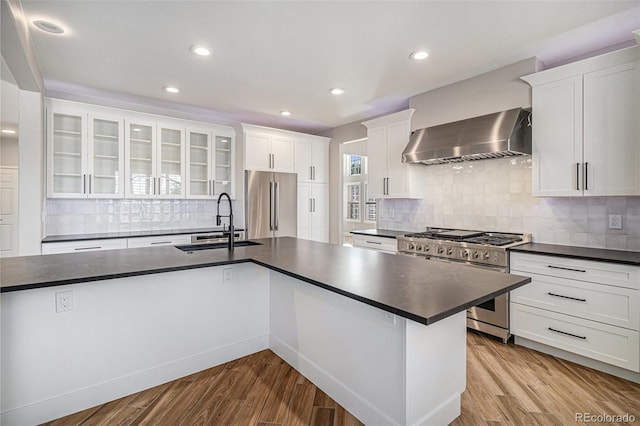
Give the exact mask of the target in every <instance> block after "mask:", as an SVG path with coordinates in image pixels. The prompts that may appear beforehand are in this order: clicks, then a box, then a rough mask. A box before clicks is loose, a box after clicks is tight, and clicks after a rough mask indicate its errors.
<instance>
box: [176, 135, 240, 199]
mask: <svg viewBox="0 0 640 426" xmlns="http://www.w3.org/2000/svg"><path fill="white" fill-rule="evenodd" d="M186 154H187V177H186V182H187V188H186V189H187V198H191V199H210V198H217V197H218V196H219V195H220V194H221V193H223V192H226V193H228V194H229V195H230V196H231V198H235V179H234V174H235V167H234V165H235V135H234V132H233V129H228V130H225V129H218V128H215V129H211V128H189V129H187V152H186Z"/></svg>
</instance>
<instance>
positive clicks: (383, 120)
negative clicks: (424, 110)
mask: <svg viewBox="0 0 640 426" xmlns="http://www.w3.org/2000/svg"><path fill="white" fill-rule="evenodd" d="M414 111H415V110H413V109H409V110H406V111H401V112H397V113H395V114H391V115H388V116H385V117H380V118H376V119H374V120H370V121H366V122H363V123H362V124H363V125H365V126H366V127H367V129H368V130H367V158H368V161H369V194H370V197H371V198H422V197H423V194H422V193H421V190H422V188H423V185H424V182H423V179H424V176H425V174H424V166H421V165H409V164H405V163H402V151H403V150H404V148H405V147H406V145H407V143H408V142H409V137H410V135H411V125H410V119H411V115H412V114H413V112H414Z"/></svg>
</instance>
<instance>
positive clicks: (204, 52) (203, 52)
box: [191, 46, 211, 56]
mask: <svg viewBox="0 0 640 426" xmlns="http://www.w3.org/2000/svg"><path fill="white" fill-rule="evenodd" d="M191 52H193V53H195V54H196V55H198V56H209V55H210V54H211V51H210V50H209V49H207V48H206V47H204V46H191Z"/></svg>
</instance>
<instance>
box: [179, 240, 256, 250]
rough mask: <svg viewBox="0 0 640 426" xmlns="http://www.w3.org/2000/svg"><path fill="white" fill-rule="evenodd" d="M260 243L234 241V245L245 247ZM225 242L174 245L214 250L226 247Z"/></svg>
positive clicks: (191, 248)
mask: <svg viewBox="0 0 640 426" xmlns="http://www.w3.org/2000/svg"><path fill="white" fill-rule="evenodd" d="M260 245H262V244H260V243H256V242H254V241H247V240H244V241H236V242H235V243H234V246H235V247H246V246H260ZM227 246H228V244H227V242H226V241H225V242H221V243H210V244H191V245H188V246H175V247H176V248H177V249H179V250H182V251H199V250H214V249H222V248H227Z"/></svg>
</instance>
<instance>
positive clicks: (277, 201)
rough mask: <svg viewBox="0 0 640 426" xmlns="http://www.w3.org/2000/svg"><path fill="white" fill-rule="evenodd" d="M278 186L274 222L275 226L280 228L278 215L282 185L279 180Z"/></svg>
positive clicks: (276, 183)
mask: <svg viewBox="0 0 640 426" xmlns="http://www.w3.org/2000/svg"><path fill="white" fill-rule="evenodd" d="M275 188H276V202H275V203H274V209H273V216H274V224H273V227H274V228H275V229H276V231H277V230H278V216H279V215H280V185H279V183H278V182H275Z"/></svg>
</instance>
